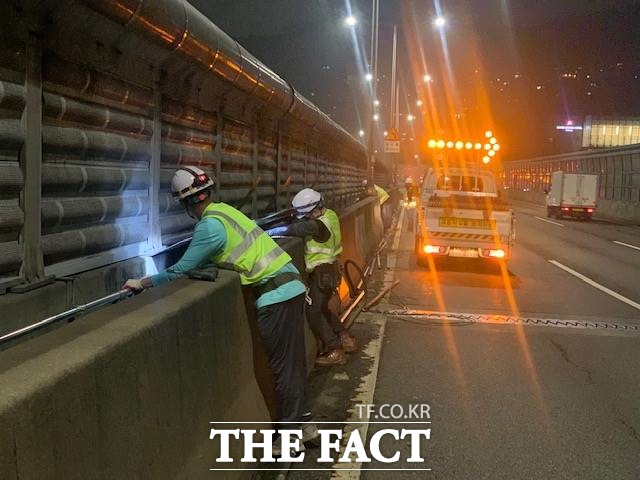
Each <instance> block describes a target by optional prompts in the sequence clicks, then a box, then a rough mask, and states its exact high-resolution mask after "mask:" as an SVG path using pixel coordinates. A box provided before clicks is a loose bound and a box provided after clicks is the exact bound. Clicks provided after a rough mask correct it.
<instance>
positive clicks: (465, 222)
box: [438, 217, 496, 230]
mask: <svg viewBox="0 0 640 480" xmlns="http://www.w3.org/2000/svg"><path fill="white" fill-rule="evenodd" d="M438 225H439V226H440V227H453V228H481V229H484V230H493V229H495V228H496V221H495V220H494V219H480V218H459V217H440V218H438Z"/></svg>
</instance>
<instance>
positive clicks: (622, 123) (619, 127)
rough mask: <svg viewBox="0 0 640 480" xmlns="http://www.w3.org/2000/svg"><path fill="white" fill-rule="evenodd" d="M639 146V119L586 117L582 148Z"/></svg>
mask: <svg viewBox="0 0 640 480" xmlns="http://www.w3.org/2000/svg"><path fill="white" fill-rule="evenodd" d="M634 144H640V117H594V116H591V115H589V116H587V117H586V118H585V121H584V125H583V128H582V148H604V147H622V146H625V145H634Z"/></svg>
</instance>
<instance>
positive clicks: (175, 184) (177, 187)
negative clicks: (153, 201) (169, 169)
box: [171, 167, 213, 203]
mask: <svg viewBox="0 0 640 480" xmlns="http://www.w3.org/2000/svg"><path fill="white" fill-rule="evenodd" d="M212 186H213V179H212V178H211V177H210V176H209V175H207V173H206V172H205V171H203V170H201V169H199V168H198V167H180V169H179V170H176V173H174V175H173V179H172V180H171V194H172V195H173V196H174V197H176V198H178V199H179V200H184V199H185V198H188V197H191V196H193V195H195V194H196V193H199V192H203V193H204V190H207V189H209V188H211V187H212ZM205 198H206V197H205ZM200 200H204V198H202V199H200ZM195 203H198V201H196V202H195Z"/></svg>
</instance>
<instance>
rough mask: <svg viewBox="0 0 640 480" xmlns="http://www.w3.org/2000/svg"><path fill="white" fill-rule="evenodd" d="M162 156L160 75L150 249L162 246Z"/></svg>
mask: <svg viewBox="0 0 640 480" xmlns="http://www.w3.org/2000/svg"><path fill="white" fill-rule="evenodd" d="M161 157H162V90H161V89H160V77H159V76H158V78H156V82H155V85H154V92H153V134H152V135H151V158H150V160H149V238H148V239H147V246H148V248H149V250H156V249H158V248H160V247H161V246H162V230H161V228H160V160H161Z"/></svg>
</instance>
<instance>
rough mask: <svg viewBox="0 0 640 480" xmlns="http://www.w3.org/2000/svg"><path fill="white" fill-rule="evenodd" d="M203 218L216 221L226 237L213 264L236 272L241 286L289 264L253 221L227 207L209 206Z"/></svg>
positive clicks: (281, 252)
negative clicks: (221, 226)
mask: <svg viewBox="0 0 640 480" xmlns="http://www.w3.org/2000/svg"><path fill="white" fill-rule="evenodd" d="M203 218H215V219H216V220H219V221H220V223H222V225H223V227H224V230H225V232H226V234H227V244H226V245H225V248H224V251H223V252H222V253H221V254H219V255H217V256H215V257H213V258H212V260H213V262H214V263H216V264H217V265H219V266H220V267H222V268H226V269H229V270H235V271H236V272H238V273H239V274H240V281H241V282H242V284H243V285H249V284H252V283H256V282H259V281H260V280H263V279H265V278H267V277H270V276H272V275H273V274H275V273H276V272H277V271H278V270H280V269H281V268H282V267H283V266H285V265H286V264H287V263H289V262H290V261H291V257H290V256H289V254H288V253H287V252H285V251H284V250H282V249H281V248H280V247H279V246H278V244H277V243H276V242H275V241H274V240H273V239H272V238H271V237H269V235H267V234H266V233H264V231H263V230H262V229H261V228H260V227H258V226H257V225H256V224H255V223H254V222H253V220H251V219H250V218H249V217H247V216H246V215H245V214H244V213H242V212H240V211H239V210H236V209H235V208H233V207H232V206H230V205H227V204H226V203H212V204H210V205H209V206H208V207H207V208H206V210H205V212H204V214H203Z"/></svg>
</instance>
